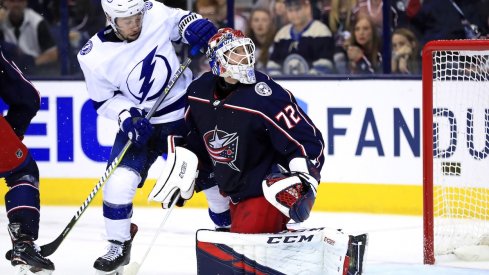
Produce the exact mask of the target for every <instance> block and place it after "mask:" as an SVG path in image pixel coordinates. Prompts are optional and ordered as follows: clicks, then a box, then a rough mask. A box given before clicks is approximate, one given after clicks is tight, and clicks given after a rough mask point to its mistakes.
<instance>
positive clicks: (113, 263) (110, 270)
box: [93, 223, 138, 275]
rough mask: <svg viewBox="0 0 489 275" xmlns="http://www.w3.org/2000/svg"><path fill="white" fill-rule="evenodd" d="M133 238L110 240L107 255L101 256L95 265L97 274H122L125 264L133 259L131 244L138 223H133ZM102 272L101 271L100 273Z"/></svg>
mask: <svg viewBox="0 0 489 275" xmlns="http://www.w3.org/2000/svg"><path fill="white" fill-rule="evenodd" d="M130 230H131V239H130V240H128V241H125V242H119V241H115V240H109V247H108V251H107V253H105V255H103V256H101V257H99V258H98V259H97V260H96V261H95V263H94V264H93V267H94V268H95V269H96V270H97V273H96V274H107V275H108V274H110V275H122V274H123V271H124V266H125V265H127V264H128V263H129V261H130V260H131V246H132V241H133V239H134V236H135V235H136V233H137V232H138V227H137V225H135V224H133V223H131V229H130ZM98 272H100V273H98Z"/></svg>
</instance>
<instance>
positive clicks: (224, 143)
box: [204, 126, 240, 172]
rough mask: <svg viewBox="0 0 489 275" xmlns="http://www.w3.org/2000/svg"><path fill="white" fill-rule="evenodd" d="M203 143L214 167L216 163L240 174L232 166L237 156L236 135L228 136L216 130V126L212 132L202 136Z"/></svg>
mask: <svg viewBox="0 0 489 275" xmlns="http://www.w3.org/2000/svg"><path fill="white" fill-rule="evenodd" d="M204 143H205V148H206V149H207V152H209V155H210V156H211V158H212V162H214V165H216V162H217V163H222V164H226V165H228V166H229V167H231V168H232V169H233V170H236V171H238V172H240V170H239V169H238V167H236V165H235V164H234V161H236V157H237V155H238V154H237V153H238V137H237V136H236V133H232V134H228V133H226V132H224V131H221V130H219V129H217V126H216V128H215V129H214V130H212V131H209V132H207V133H205V134H204Z"/></svg>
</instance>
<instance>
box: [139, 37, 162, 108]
mask: <svg viewBox="0 0 489 275" xmlns="http://www.w3.org/2000/svg"><path fill="white" fill-rule="evenodd" d="M157 48H158V46H156V47H155V48H154V49H153V50H152V51H151V52H150V53H149V54H148V55H147V56H146V57H145V58H144V59H143V65H142V68H141V74H140V75H139V80H143V85H142V86H141V90H140V91H139V94H140V95H141V97H140V98H138V99H139V100H140V102H141V103H142V102H143V100H144V99H145V98H146V96H147V95H148V93H149V91H150V90H151V87H152V86H153V82H154V79H153V80H152V79H151V78H152V77H153V71H154V69H155V64H156V61H154V56H155V53H156V49H157Z"/></svg>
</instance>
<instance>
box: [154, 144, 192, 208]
mask: <svg viewBox="0 0 489 275" xmlns="http://www.w3.org/2000/svg"><path fill="white" fill-rule="evenodd" d="M173 141H174V139H173V136H168V158H167V163H166V165H165V168H164V169H163V171H162V172H161V175H160V177H159V178H158V180H157V181H156V183H155V185H154V187H153V190H151V193H150V194H149V196H148V200H153V201H157V202H161V203H163V205H164V206H165V205H166V207H168V206H169V205H170V204H171V202H172V199H173V197H174V196H175V194H176V193H177V192H180V196H181V197H182V198H183V199H185V200H188V199H190V198H191V197H192V195H193V193H194V186H195V178H196V177H197V172H198V171H197V165H198V162H199V161H198V158H197V156H196V155H195V154H194V153H192V152H191V151H190V150H188V149H186V148H183V147H179V146H175V143H174V142H173Z"/></svg>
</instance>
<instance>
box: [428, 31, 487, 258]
mask: <svg viewBox="0 0 489 275" xmlns="http://www.w3.org/2000/svg"><path fill="white" fill-rule="evenodd" d="M431 110H432V111H431ZM423 131H424V133H423V175H424V176H423V181H424V182H423V187H424V191H423V193H424V242H425V247H424V249H425V251H424V252H425V254H424V255H425V263H429V264H433V263H434V261H435V256H437V255H444V254H451V253H453V254H455V255H457V256H460V257H461V258H463V259H466V260H467V259H469V260H477V259H479V260H480V259H489V246H488V245H489V41H483V40H457V41H433V42H430V43H428V44H427V45H426V46H425V48H424V49H423ZM485 245H486V246H487V247H485ZM479 248H480V249H479ZM486 248H487V249H486ZM467 253H479V254H480V253H482V254H487V255H479V256H477V255H467ZM459 254H460V255H459Z"/></svg>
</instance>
